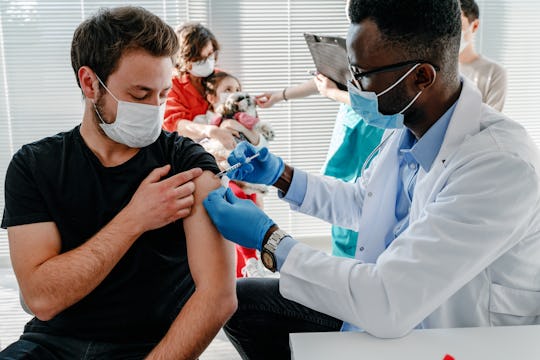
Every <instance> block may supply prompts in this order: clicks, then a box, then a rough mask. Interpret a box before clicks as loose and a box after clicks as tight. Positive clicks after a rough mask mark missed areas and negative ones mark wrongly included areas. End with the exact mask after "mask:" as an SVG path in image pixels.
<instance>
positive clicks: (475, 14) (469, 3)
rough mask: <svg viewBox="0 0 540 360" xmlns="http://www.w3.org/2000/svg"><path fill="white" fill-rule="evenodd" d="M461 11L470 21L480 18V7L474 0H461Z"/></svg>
mask: <svg viewBox="0 0 540 360" xmlns="http://www.w3.org/2000/svg"><path fill="white" fill-rule="evenodd" d="M460 2H461V11H463V15H465V17H466V18H467V19H468V20H469V22H470V23H471V22H473V21H474V20H476V19H479V18H480V9H479V8H478V4H477V3H476V1H474V0H461V1H460Z"/></svg>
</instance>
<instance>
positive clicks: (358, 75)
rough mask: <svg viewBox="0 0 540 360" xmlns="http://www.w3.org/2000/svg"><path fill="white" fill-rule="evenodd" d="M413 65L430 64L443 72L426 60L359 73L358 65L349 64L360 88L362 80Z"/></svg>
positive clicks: (406, 62) (400, 63)
mask: <svg viewBox="0 0 540 360" xmlns="http://www.w3.org/2000/svg"><path fill="white" fill-rule="evenodd" d="M413 64H430V65H431V66H433V68H434V69H435V71H440V70H441V68H440V67H439V66H437V65H435V64H432V63H431V62H429V61H425V60H407V61H402V62H399V63H397V64H390V65H385V66H381V67H378V68H375V69H372V70H368V71H358V67H357V66H356V65H352V64H351V63H350V62H349V71H350V72H351V75H352V78H353V80H354V82H355V83H356V84H355V85H357V86H359V85H361V84H360V82H361V81H362V78H365V77H367V76H371V75H373V74H378V73H380V72H386V71H392V70H398V69H400V68H402V67H405V66H407V65H413Z"/></svg>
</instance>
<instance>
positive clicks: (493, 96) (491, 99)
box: [486, 69, 508, 111]
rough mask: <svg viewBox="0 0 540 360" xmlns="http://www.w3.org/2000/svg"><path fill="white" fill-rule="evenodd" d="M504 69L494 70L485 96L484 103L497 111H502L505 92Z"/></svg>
mask: <svg viewBox="0 0 540 360" xmlns="http://www.w3.org/2000/svg"><path fill="white" fill-rule="evenodd" d="M507 86H508V85H507V77H506V71H505V70H504V69H500V70H499V71H494V72H493V76H492V78H491V82H490V87H489V90H488V93H487V96H486V103H487V104H488V105H490V106H491V107H493V108H494V109H496V110H498V111H502V109H503V107H504V102H505V100H506V93H507Z"/></svg>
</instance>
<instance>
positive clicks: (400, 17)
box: [347, 0, 461, 79]
mask: <svg viewBox="0 0 540 360" xmlns="http://www.w3.org/2000/svg"><path fill="white" fill-rule="evenodd" d="M347 14H348V18H349V21H350V22H351V23H352V24H360V23H361V22H362V21H364V20H371V21H373V22H374V23H375V24H377V27H378V29H379V31H380V33H381V35H382V40H383V42H384V43H385V44H384V45H383V46H386V47H389V48H394V49H397V50H398V51H400V52H402V53H403V55H404V57H407V58H404V59H403V60H404V61H406V60H412V59H422V60H425V61H429V62H431V63H432V64H435V65H437V66H439V67H440V69H441V71H440V73H439V76H442V77H443V78H447V79H451V78H455V76H457V66H458V53H459V41H460V35H461V10H460V7H459V1H458V0H407V1H404V0H349V2H348V6H347Z"/></svg>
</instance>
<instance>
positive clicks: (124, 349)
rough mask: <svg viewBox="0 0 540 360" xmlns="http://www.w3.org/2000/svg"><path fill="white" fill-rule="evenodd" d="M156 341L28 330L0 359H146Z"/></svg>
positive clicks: (0, 353) (4, 351) (1, 353)
mask: <svg viewBox="0 0 540 360" xmlns="http://www.w3.org/2000/svg"><path fill="white" fill-rule="evenodd" d="M156 345H157V344H112V343H102V342H94V341H86V340H79V339H74V338H70V337H64V336H55V335H48V334H43V333H35V332H26V333H24V334H23V335H22V336H21V337H20V339H19V340H18V341H16V342H14V343H13V344H11V345H9V346H8V347H7V348H5V349H4V350H3V351H2V352H0V360H18V359H25V360H34V359H35V360H61V359H62V360H63V359H65V360H74V359H80V360H94V359H96V360H97V359H100V360H113V359H118V360H120V359H122V360H124V359H130V360H135V359H144V358H145V357H146V355H148V353H150V351H152V349H153V348H154V347H155V346H156Z"/></svg>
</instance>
